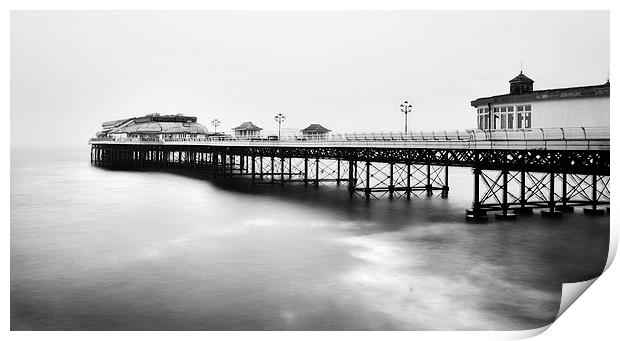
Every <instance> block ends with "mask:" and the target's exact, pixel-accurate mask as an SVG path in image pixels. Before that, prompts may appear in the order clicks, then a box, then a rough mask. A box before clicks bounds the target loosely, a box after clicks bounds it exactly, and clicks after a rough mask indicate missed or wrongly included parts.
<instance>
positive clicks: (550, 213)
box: [541, 173, 562, 218]
mask: <svg viewBox="0 0 620 341" xmlns="http://www.w3.org/2000/svg"><path fill="white" fill-rule="evenodd" d="M548 205H549V209H548V210H543V211H542V212H541V215H542V216H543V217H546V218H559V217H561V216H562V212H560V211H556V209H555V174H554V173H549V201H548Z"/></svg>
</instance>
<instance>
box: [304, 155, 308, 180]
mask: <svg viewBox="0 0 620 341" xmlns="http://www.w3.org/2000/svg"><path fill="white" fill-rule="evenodd" d="M304 186H308V158H304Z"/></svg>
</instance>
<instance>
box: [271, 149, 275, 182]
mask: <svg viewBox="0 0 620 341" xmlns="http://www.w3.org/2000/svg"><path fill="white" fill-rule="evenodd" d="M273 159H274V157H273V156H272V157H271V184H272V185H273V183H274V182H275V174H274V173H275V172H274V169H273Z"/></svg>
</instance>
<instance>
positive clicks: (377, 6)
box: [1, 0, 620, 340]
mask: <svg viewBox="0 0 620 341" xmlns="http://www.w3.org/2000/svg"><path fill="white" fill-rule="evenodd" d="M617 3H618V2H617V1H615V2H614V1H604V0H589V1H587V2H585V1H576V0H565V1H543V0H520V1H518V2H510V3H508V4H505V2H501V1H489V0H469V1H457V0H452V1H449V0H448V1H434V2H430V1H425V2H420V3H413V4H412V3H411V2H410V1H405V0H383V1H369V0H358V1H346V0H342V1H341V0H314V1H298V2H293V1H285V0H263V1H251V0H237V1H231V0H229V1H209V2H207V1H195V0H176V1H160V0H153V1H146V0H144V1H137V0H136V1H131V0H108V1H96V2H95V1H89V2H85V1H78V0H57V1H43V0H38V1H9V2H8V3H3V5H2V6H3V7H5V11H4V12H3V13H2V14H3V15H2V17H1V18H2V23H3V25H2V30H3V34H2V40H3V45H4V46H5V47H7V48H6V49H5V51H6V52H5V53H4V54H3V56H2V57H3V62H4V63H3V65H4V68H2V75H1V76H2V79H4V80H5V81H4V82H3V84H2V86H3V90H4V91H2V94H3V95H2V104H3V107H4V115H5V117H6V118H7V120H9V119H10V115H9V112H10V104H9V91H10V54H9V49H8V47H9V46H10V44H9V42H10V22H9V15H10V14H9V10H63V9H64V10H70V9H80V10H119V9H122V10H132V9H134V10H137V9H141V10H198V9H201V10H241V9H245V10H270V9H272V10H273V9H275V10H300V9H303V10H390V9H417V10H428V9H433V10H434V9H439V10H446V9H452V10H461V9H500V10H505V9H511V10H513V9H521V10H523V9H532V10H560V9H573V10H574V9H599V10H601V9H602V10H607V9H611V10H612V11H611V45H612V46H611V56H612V58H611V59H610V60H612V61H613V60H618V53H617V44H615V43H614V39H613V38H617V28H618V25H617V24H616V22H617V19H618V17H619V15H618V14H617V13H618V12H617V11H616V10H617V9H618V7H617V6H618V5H617ZM612 66H613V65H612ZM614 75H616V72H615V69H614V68H613V67H612V69H611V78H612V79H617V78H616V77H614ZM614 84H615V83H614ZM615 109H617V106H616V105H615V101H614V100H613V98H612V101H611V112H612V115H611V127H612V131H611V134H612V136H613V135H615V131H616V128H617V126H618V119H617V117H616V115H614V114H613V113H616V110H615ZM2 139H3V141H2V142H3V143H2V151H3V154H2V155H4V156H5V157H4V160H5V161H4V162H3V167H2V170H1V171H2V175H3V179H4V181H3V186H2V189H3V190H2V192H1V193H3V196H2V197H3V198H4V200H5V204H4V205H3V207H2V211H1V212H2V215H1V217H2V222H3V224H2V226H3V227H4V229H3V232H4V235H3V245H4V248H3V249H4V250H5V253H4V255H5V257H4V259H3V262H2V270H3V272H4V274H6V277H5V278H4V281H3V282H2V289H3V293H4V295H3V296H2V308H3V309H2V321H3V323H4V330H5V332H6V333H7V334H8V335H6V336H8V337H11V338H14V339H20V340H21V339H31V338H33V339H34V338H41V337H45V338H46V339H47V338H51V339H57V338H58V339H61V338H62V340H67V339H70V340H73V339H75V340H82V339H84V338H88V339H92V340H107V339H109V338H110V337H113V338H121V339H126V338H127V339H129V338H131V339H135V338H138V337H139V338H142V337H148V338H149V339H155V340H157V339H164V338H165V339H168V338H171V337H182V338H187V339H194V338H195V339H204V338H205V337H216V338H218V339H219V338H222V339H229V338H252V339H259V340H260V339H269V340H278V339H282V340H289V339H291V338H295V339H302V340H303V339H315V338H342V337H352V338H356V339H366V338H385V337H389V338H393V339H403V340H405V339H406V340H411V338H412V337H416V338H422V339H428V340H446V339H458V340H497V339H514V338H520V337H527V336H533V335H536V334H537V333H540V332H541V331H543V330H545V329H546V328H541V329H540V330H537V331H525V332H345V333H340V332H310V333H308V332H306V333H304V332H262V333H261V332H249V333H247V332H228V333H222V332H164V333H162V332H97V333H83V332H57V333H45V334H44V335H43V334H42V333H41V332H8V330H9V328H10V326H9V316H10V315H9V308H10V305H9V298H10V297H9V295H10V291H9V274H10V267H9V259H10V230H9V228H8V226H9V223H10V220H9V219H10V215H9V208H10V206H9V200H10V195H9V191H7V190H4V189H9V187H10V168H9V167H10V165H9V162H7V161H6V160H7V158H6V156H9V155H10V147H9V146H10V135H9V134H7V133H6V132H5V133H4V134H2ZM613 140H615V139H614V138H613V137H612V141H613ZM612 149H613V147H612ZM617 161H618V157H617V155H614V154H613V153H612V165H615V164H617ZM615 173H617V172H615V167H612V176H613V177H614V178H615ZM616 189H617V186H615V182H614V181H612V182H611V192H612V195H613V193H617V192H616ZM611 215H612V216H611V231H612V238H611V245H610V251H611V252H610V255H612V257H610V259H609V261H608V264H607V267H609V266H610V261H611V259H612V258H613V255H615V250H616V248H617V243H618V226H617V222H616V214H615V211H614V212H612V213H611ZM617 267H618V266H617V265H615V266H613V265H612V266H611V268H610V270H608V271H606V272H605V273H604V274H603V275H602V276H601V278H600V279H599V280H597V281H595V282H594V283H593V284H592V288H591V289H589V290H587V291H586V292H585V293H584V294H583V296H582V297H581V298H580V299H579V300H577V302H576V303H575V304H574V307H571V308H570V309H568V310H567V311H566V313H565V314H564V315H562V317H561V318H560V319H559V320H558V321H557V322H555V323H553V324H552V325H551V326H550V328H549V329H548V331H547V332H545V333H543V334H542V335H540V336H539V337H538V338H539V339H543V340H544V339H546V340H572V339H585V338H589V339H596V338H604V339H609V338H610V336H612V335H617V329H616V324H617V317H616V316H617V314H616V313H617V312H618V302H620V299H619V298H620V296H619V295H618V289H617V288H618V287H619V286H618V284H620V274H619V271H618V270H617ZM6 336H5V337H6Z"/></svg>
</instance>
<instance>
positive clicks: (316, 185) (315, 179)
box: [314, 159, 319, 187]
mask: <svg viewBox="0 0 620 341" xmlns="http://www.w3.org/2000/svg"><path fill="white" fill-rule="evenodd" d="M314 187H319V159H316V163H315V173H314Z"/></svg>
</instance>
